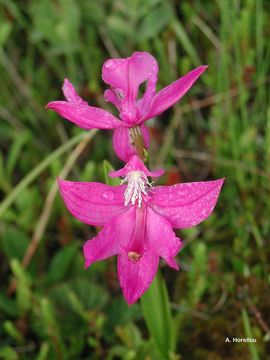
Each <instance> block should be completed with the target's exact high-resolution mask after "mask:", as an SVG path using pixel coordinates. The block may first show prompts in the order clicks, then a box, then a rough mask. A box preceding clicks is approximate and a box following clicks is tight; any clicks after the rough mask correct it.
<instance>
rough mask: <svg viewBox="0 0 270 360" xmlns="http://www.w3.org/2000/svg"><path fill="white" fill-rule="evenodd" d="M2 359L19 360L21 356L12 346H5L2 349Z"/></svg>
mask: <svg viewBox="0 0 270 360" xmlns="http://www.w3.org/2000/svg"><path fill="white" fill-rule="evenodd" d="M0 359H3V360H18V359H19V355H18V354H17V353H16V351H15V350H13V349H12V347H11V346H4V347H2V348H1V349H0Z"/></svg>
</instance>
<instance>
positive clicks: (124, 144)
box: [47, 52, 207, 161]
mask: <svg viewBox="0 0 270 360" xmlns="http://www.w3.org/2000/svg"><path fill="white" fill-rule="evenodd" d="M206 68H207V66H205V65H203V66H200V67H198V68H196V69H194V70H192V71H190V72H189V73H188V74H186V75H185V76H183V77H181V78H180V79H178V80H176V81H175V82H173V83H172V84H170V85H168V86H166V87H165V88H163V89H162V90H160V91H159V92H157V93H156V82H157V74H158V64H157V61H156V60H155V58H154V57H153V56H152V55H150V54H149V53H147V52H135V53H133V55H132V56H131V57H128V58H126V59H110V60H107V61H106V62H105V63H104V65H103V68H102V78H103V80H104V82H105V83H106V84H108V85H110V87H111V88H110V89H107V90H106V91H105V93H104V97H105V100H106V101H109V102H111V103H112V104H113V105H115V106H116V108H117V109H118V111H119V118H120V119H117V118H116V117H115V116H113V115H112V114H111V113H109V112H108V111H106V110H103V109H100V108H98V107H94V106H89V105H88V104H87V102H86V101H84V100H82V99H81V98H80V97H79V95H78V94H77V93H76V91H75V89H74V87H73V85H72V84H71V83H70V82H69V81H68V80H67V79H66V80H65V81H64V84H63V88H62V89H63V93H64V96H65V98H66V101H52V102H50V103H49V104H48V105H47V109H52V110H54V111H56V112H57V113H59V114H60V115H61V116H62V117H64V118H65V119H67V120H69V121H71V122H73V123H75V124H76V125H78V126H79V127H81V128H83V129H87V130H89V129H106V130H108V129H112V130H114V134H113V146H114V150H115V152H116V154H117V155H118V157H119V158H120V159H122V160H123V161H128V160H129V159H130V158H131V156H133V155H134V154H138V151H139V149H142V148H146V149H147V148H148V146H149V131H148V129H147V127H146V126H145V124H144V123H145V121H147V120H149V119H151V118H153V117H155V116H157V115H159V114H161V113H162V112H164V111H165V110H167V109H168V108H169V107H171V106H172V105H173V104H175V103H176V102H177V101H178V100H179V99H181V97H182V96H183V95H184V94H185V93H186V92H187V91H188V90H189V89H190V87H191V86H192V85H193V83H194V82H195V81H196V80H197V79H198V77H199V76H200V75H201V74H202V73H203V72H204V71H205V69H206ZM144 82H145V83H146V87H145V92H144V94H143V95H142V96H141V97H140V96H139V87H140V85H141V84H143V83H144ZM136 133H139V135H141V136H136ZM138 139H141V140H142V142H143V144H142V145H143V146H138V144H137V145H136V144H135V142H136V141H137V140H138ZM138 155H139V156H140V157H141V158H142V157H143V154H138Z"/></svg>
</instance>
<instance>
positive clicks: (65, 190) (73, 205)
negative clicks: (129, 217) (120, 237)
mask: <svg viewBox="0 0 270 360" xmlns="http://www.w3.org/2000/svg"><path fill="white" fill-rule="evenodd" d="M58 185H59V188H60V192H61V195H62V198H63V200H64V202H65V204H66V207H67V208H68V210H69V211H70V212H71V214H72V215H73V216H75V217H76V218H77V219H78V220H80V221H82V222H84V223H86V224H90V225H94V226H101V225H104V224H105V223H106V222H108V221H109V220H110V219H111V218H112V217H114V216H115V215H118V214H121V213H122V212H124V211H126V210H127V207H126V206H124V192H125V188H126V187H125V186H122V185H121V186H109V185H105V184H101V183H96V182H73V181H64V180H61V179H58Z"/></svg>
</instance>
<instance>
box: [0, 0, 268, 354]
mask: <svg viewBox="0 0 270 360" xmlns="http://www.w3.org/2000/svg"><path fill="white" fill-rule="evenodd" d="M269 14H270V6H269V2H268V1H266V0H265V1H263V0H246V1H240V0H228V1H223V0H215V1H203V0H193V1H161V0H147V1H145V0H115V1H113V0H100V1H96V0H94V1H87V0H81V1H75V0H54V1H50V0H40V1H15V0H0V119H1V121H0V151H1V152H0V193H1V196H2V199H3V200H2V203H1V204H0V221H1V223H0V260H1V261H0V281H1V290H0V359H6V360H13V359H14V360H15V359H38V360H44V359H50V360H51V359H124V360H133V359H147V360H148V359H154V360H155V359H164V356H165V355H164V353H163V354H162V353H160V348H159V347H158V345H157V344H158V343H157V341H156V339H157V337H158V336H161V339H162V336H165V335H166V336H167V335H168V334H167V330H164V329H167V327H166V326H165V325H166V324H167V325H168V329H171V325H172V324H171V322H170V321H171V320H170V317H168V316H169V315H168V314H169V313H171V314H172V315H173V328H174V333H175V336H176V338H174V339H172V338H170V339H169V340H168V343H169V342H170V341H172V344H173V345H166V344H167V342H166V341H165V342H164V338H163V340H161V343H162V345H161V346H162V347H163V349H164V348H165V353H166V351H167V353H166V354H167V355H166V357H167V358H170V359H188V360H189V359H195V360H197V359H210V360H218V359H267V356H269V355H267V354H269V353H270V345H269V340H270V330H269V326H270V325H269V324H270V304H269V297H270V291H269V280H270V277H269V254H270V246H269V238H270V221H269V214H270V200H269V199H270V198H269V190H270V187H269V174H270V105H269V70H270V42H269V40H268V39H269V33H270V27H269ZM135 50H138V51H140V50H145V51H149V52H151V53H152V54H153V55H154V56H155V57H156V58H157V60H158V62H159V67H160V72H159V82H158V86H159V88H161V87H163V86H165V85H167V84H169V83H170V82H172V81H174V80H175V79H177V78H178V77H180V76H181V75H183V74H185V73H186V72H188V71H189V70H191V69H192V68H194V67H196V66H198V65H201V64H209V65H210V67H209V69H208V70H207V72H206V73H204V74H203V76H202V77H201V79H200V80H199V81H198V82H197V83H196V84H195V86H194V87H193V88H192V89H191V91H189V93H188V95H186V96H185V97H184V99H183V100H182V101H181V102H180V103H179V104H177V105H175V106H174V107H173V108H172V109H170V110H168V111H167V112H166V113H165V114H163V115H162V116H160V117H159V118H158V119H155V120H153V121H151V122H150V123H149V126H150V127H151V137H152V145H151V150H150V154H151V159H150V161H151V165H152V166H155V165H161V166H163V167H165V168H166V170H167V175H166V176H165V177H163V179H162V180H161V182H163V183H164V184H171V183H175V182H179V181H198V180H205V179H213V178H218V177H224V176H226V182H225V185H224V188H223V190H222V193H221V196H220V199H219V202H218V205H217V208H216V210H215V212H214V214H213V215H212V216H211V217H210V218H209V219H208V220H207V221H205V222H204V223H203V224H201V225H199V226H197V227H196V228H194V229H191V230H188V231H181V232H179V233H178V235H179V236H181V237H183V238H184V239H185V246H184V249H183V250H182V251H181V253H180V254H179V256H178V261H179V264H180V267H181V271H180V272H179V273H176V272H173V271H172V270H170V269H168V268H167V267H166V266H163V265H164V264H161V272H162V274H163V276H164V278H165V280H166V284H167V287H168V293H169V298H170V303H169V305H168V299H167V297H166V296H167V295H166V292H164V291H165V290H164V283H161V284H160V285H158V284H156V283H155V284H154V286H153V289H152V291H153V292H152V293H151V294H150V293H149V294H148V295H147V294H146V297H148V300H147V301H148V305H149V302H150V303H151V301H152V303H153V309H151V307H149V306H148V307H147V306H145V305H144V306H143V309H141V307H140V304H139V303H137V304H135V305H134V306H132V307H130V308H128V307H127V305H126V304H125V302H124V301H123V298H122V295H121V292H120V289H119V285H118V281H117V276H116V269H115V259H110V260H108V261H104V262H101V263H98V264H95V265H93V266H92V267H91V269H90V270H89V271H86V270H84V268H83V258H82V253H81V248H82V245H83V242H84V241H85V240H86V239H88V238H91V237H93V236H95V234H96V232H97V231H98V229H94V228H93V227H87V226H86V225H83V224H81V223H79V222H77V221H76V220H74V219H73V218H72V216H70V215H69V214H68V212H67V211H66V209H65V208H64V205H63V203H62V201H61V199H60V197H59V195H58V192H57V187H56V185H55V177H56V176H58V175H61V176H62V177H64V176H67V177H68V178H69V179H72V180H74V181H76V180H81V181H93V180H95V181H105V180H106V179H104V169H108V168H109V167H110V165H109V163H111V164H113V166H114V167H116V168H118V167H119V166H120V165H121V163H120V162H119V160H117V158H116V157H115V155H114V154H113V151H112V147H111V134H109V133H108V132H101V131H99V132H89V133H86V132H84V131H82V130H81V129H79V128H77V127H76V126H74V125H72V124H70V123H68V122H67V121H65V120H63V119H61V118H60V117H59V116H57V115H56V114H55V113H53V112H45V110H44V106H45V104H46V103H47V102H49V101H50V100H55V99H61V98H62V94H61V85H62V82H63V79H64V78H65V77H67V78H69V79H70V80H71V81H72V82H73V83H74V84H75V85H76V87H77V90H78V91H79V93H80V94H81V95H82V96H83V97H84V98H85V99H87V100H88V101H89V103H91V104H94V105H97V106H101V107H104V108H107V107H108V104H106V103H105V102H104V100H103V96H102V94H103V91H104V89H105V86H104V84H103V83H102V81H101V66H102V64H103V62H104V61H105V60H106V59H108V58H111V57H126V56H129V55H130V54H131V53H132V52H133V51H135ZM110 110H111V111H113V110H112V109H110ZM104 159H107V160H108V161H109V163H108V162H106V163H105V164H103V160H104ZM105 175H106V174H105ZM105 177H106V176H105ZM27 249H28V250H27ZM29 249H30V250H29ZM153 294H157V296H154V297H153ZM162 294H163V295H162ZM157 298H158V300H155V299H157ZM151 310H153V314H154V315H153V316H152V318H151V314H152V313H151ZM143 313H144V314H145V316H146V319H147V325H148V327H146V325H145V322H144V317H143ZM163 315H164V316H163ZM149 316H150V318H149ZM154 319H156V324H158V325H157V326H159V328H157V327H155V321H154ZM166 321H167V323H166ZM168 321H169V322H168ZM147 329H149V330H147ZM162 329H163V330H162ZM176 330H177V331H176ZM168 331H169V330H168ZM162 334H163V335H162ZM233 336H234V337H254V338H256V339H257V342H256V343H249V344H241V343H232V344H228V343H225V338H226V337H233ZM162 341H163V342H162ZM170 344H171V343H170ZM166 346H167V348H166ZM172 349H173V350H172ZM170 350H171V351H170Z"/></svg>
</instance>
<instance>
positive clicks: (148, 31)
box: [137, 3, 173, 41]
mask: <svg viewBox="0 0 270 360" xmlns="http://www.w3.org/2000/svg"><path fill="white" fill-rule="evenodd" d="M172 18H173V12H172V9H171V7H170V6H169V5H168V4H166V3H163V4H161V6H159V7H157V8H156V9H154V10H152V11H151V12H149V13H148V14H147V15H146V16H145V18H144V19H143V21H142V23H141V24H140V26H139V27H138V31H137V40H138V41H144V40H148V39H150V38H153V37H155V36H157V35H158V34H159V33H160V32H161V31H162V30H163V28H164V27H165V26H166V25H168V24H169V23H170V21H171V20H172Z"/></svg>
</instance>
